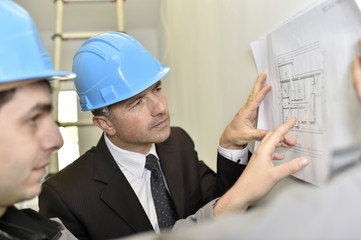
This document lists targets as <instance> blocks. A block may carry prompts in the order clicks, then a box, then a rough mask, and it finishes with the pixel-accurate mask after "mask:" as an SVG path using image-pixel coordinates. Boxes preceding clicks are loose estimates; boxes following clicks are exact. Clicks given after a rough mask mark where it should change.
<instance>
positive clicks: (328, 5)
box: [251, 0, 361, 185]
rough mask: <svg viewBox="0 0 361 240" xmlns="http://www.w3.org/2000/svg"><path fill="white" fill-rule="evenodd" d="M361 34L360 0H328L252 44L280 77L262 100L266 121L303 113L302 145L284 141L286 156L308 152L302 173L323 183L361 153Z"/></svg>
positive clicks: (261, 65)
mask: <svg viewBox="0 0 361 240" xmlns="http://www.w3.org/2000/svg"><path fill="white" fill-rule="evenodd" d="M360 37H361V13H360V10H359V8H358V6H357V4H356V3H355V2H354V1H353V0H323V1H316V2H315V3H314V4H312V5H311V6H310V7H309V8H307V9H305V10H303V11H301V12H300V13H299V14H297V15H296V16H295V17H293V18H291V19H290V20H289V21H287V22H286V23H284V24H282V25H281V26H280V27H279V28H277V29H276V30H275V31H273V32H271V33H269V34H268V35H267V36H266V37H265V38H263V39H260V40H258V41H255V42H253V43H252V44H251V48H252V52H253V55H254V58H255V61H256V65H257V69H258V72H259V73H261V72H262V71H264V70H266V71H267V76H268V77H267V82H272V90H271V92H270V93H269V94H268V96H267V97H266V99H265V100H264V102H263V103H262V104H261V106H260V108H259V119H258V128H262V129H267V130H274V129H275V128H276V127H278V126H279V125H281V124H283V123H284V122H285V121H287V120H288V119H290V118H291V117H294V116H295V117H297V123H296V125H295V127H294V128H293V129H291V130H290V132H289V133H290V134H291V135H292V136H294V137H295V138H296V139H297V145H296V146H295V147H294V148H292V149H281V152H282V153H283V154H285V159H284V160H282V161H281V162H280V163H282V162H283V161H288V160H291V159H293V158H295V157H300V156H304V157H306V158H308V159H309V162H310V164H309V166H308V167H306V168H305V169H304V170H302V171H301V172H299V173H297V174H295V176H296V177H298V178H301V179H303V180H305V181H308V182H311V183H313V184H315V185H321V184H322V183H324V182H325V181H326V180H327V179H329V178H330V176H332V175H333V174H334V173H336V172H337V171H340V170H341V169H342V168H344V167H346V166H348V165H350V164H352V163H354V162H355V161H357V160H359V157H360V155H359V152H360V151H359V149H360V146H361V144H360V142H361V106H360V104H359V102H358V100H357V98H356V95H355V92H354V90H353V87H352V74H351V62H352V58H353V57H354V56H356V55H358V54H359V49H358V41H359V39H360ZM277 162H278V161H277ZM275 164H277V163H276V162H275Z"/></svg>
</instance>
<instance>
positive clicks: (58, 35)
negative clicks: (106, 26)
mask: <svg viewBox="0 0 361 240" xmlns="http://www.w3.org/2000/svg"><path fill="white" fill-rule="evenodd" d="M123 1H124V0H55V4H56V6H55V8H56V12H55V34H54V36H53V39H54V68H55V70H60V59H61V43H62V41H63V40H71V39H87V38H90V37H92V36H94V35H96V34H100V33H103V32H110V31H102V32H68V33H66V32H65V33H64V32H63V12H64V4H65V3H95V2H104V3H106V2H108V3H109V2H113V3H114V2H115V4H116V13H117V29H116V31H118V32H124V14H123V12H124V3H123Z"/></svg>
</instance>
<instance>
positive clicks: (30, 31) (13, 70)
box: [0, 0, 75, 85]
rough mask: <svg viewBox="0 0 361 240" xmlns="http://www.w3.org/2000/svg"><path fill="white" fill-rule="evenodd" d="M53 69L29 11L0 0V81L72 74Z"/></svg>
mask: <svg viewBox="0 0 361 240" xmlns="http://www.w3.org/2000/svg"><path fill="white" fill-rule="evenodd" d="M74 77H75V75H74V74H73V73H70V72H60V71H55V70H54V67H53V65H52V62H51V60H50V57H49V55H48V53H47V51H46V48H45V45H44V43H43V42H42V39H41V38H40V35H39V33H38V31H37V29H36V27H35V24H34V22H33V20H32V18H31V16H30V15H29V13H28V12H27V11H26V10H24V9H23V8H22V7H20V6H19V5H17V4H16V3H14V2H12V1H10V0H1V1H0V85H1V84H4V85H5V83H12V82H19V81H24V80H32V79H49V80H52V79H61V78H66V79H69V78H74Z"/></svg>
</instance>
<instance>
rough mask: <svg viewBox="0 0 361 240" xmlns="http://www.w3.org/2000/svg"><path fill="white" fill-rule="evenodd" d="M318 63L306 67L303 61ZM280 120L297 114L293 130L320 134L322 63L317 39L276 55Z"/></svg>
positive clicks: (285, 119) (284, 120)
mask: <svg viewBox="0 0 361 240" xmlns="http://www.w3.org/2000/svg"><path fill="white" fill-rule="evenodd" d="M309 59H314V60H315V61H318V63H316V64H313V65H312V68H309V69H305V68H304V67H302V66H305V64H304V63H305V61H309ZM277 60H278V71H279V80H280V84H281V85H280V86H281V101H282V102H281V104H280V105H281V106H282V111H281V113H282V119H283V122H286V121H287V120H288V119H290V118H291V117H297V120H298V121H297V124H296V125H295V127H294V128H293V130H295V131H304V132H312V133H322V126H323V124H322V119H323V117H322V79H323V68H322V67H323V66H322V62H323V60H322V54H321V51H320V46H319V44H318V43H317V42H315V43H312V44H309V45H307V46H305V47H302V48H299V49H297V50H294V51H292V52H289V53H285V54H282V55H280V56H278V58H277Z"/></svg>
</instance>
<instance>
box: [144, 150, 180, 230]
mask: <svg viewBox="0 0 361 240" xmlns="http://www.w3.org/2000/svg"><path fill="white" fill-rule="evenodd" d="M145 168H146V169H148V170H150V171H151V178H150V184H151V189H152V196H153V201H154V206H155V211H156V213H157V218H158V224H159V228H160V229H162V228H171V227H173V225H174V223H175V221H176V220H177V219H178V218H177V214H176V212H175V208H174V205H173V201H172V199H171V197H170V195H169V193H168V191H167V189H166V187H165V184H164V180H163V174H162V172H161V171H160V168H159V165H158V159H157V157H156V156H154V155H153V154H149V155H147V158H146V162H145Z"/></svg>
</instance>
